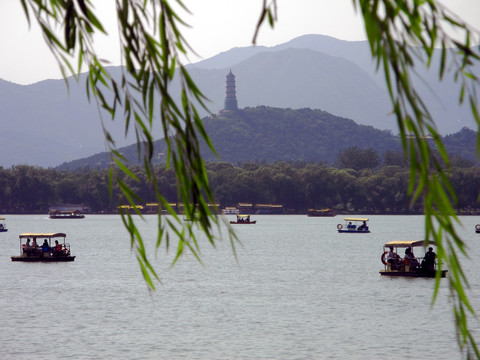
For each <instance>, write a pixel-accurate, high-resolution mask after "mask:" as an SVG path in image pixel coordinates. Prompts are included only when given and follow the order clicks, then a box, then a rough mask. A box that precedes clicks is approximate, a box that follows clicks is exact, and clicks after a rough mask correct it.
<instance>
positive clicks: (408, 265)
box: [380, 240, 448, 278]
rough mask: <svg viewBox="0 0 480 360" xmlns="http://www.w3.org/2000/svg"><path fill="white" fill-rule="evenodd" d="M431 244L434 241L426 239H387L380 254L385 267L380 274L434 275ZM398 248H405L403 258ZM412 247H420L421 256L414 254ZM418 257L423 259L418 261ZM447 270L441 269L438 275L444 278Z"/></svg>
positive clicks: (434, 263)
mask: <svg viewBox="0 0 480 360" xmlns="http://www.w3.org/2000/svg"><path fill="white" fill-rule="evenodd" d="M430 245H431V246H430ZM427 246H429V248H428V251H427V250H426V247H427ZM432 246H435V243H434V242H433V241H428V242H427V241H426V240H407V241H389V242H387V243H385V245H383V253H382V256H381V261H382V264H383V265H384V267H385V268H384V269H383V270H381V271H380V274H381V275H386V276H404V277H430V278H434V277H436V276H437V272H438V268H437V262H436V254H435V252H433V247H432ZM398 249H405V257H404V258H402V257H401V256H400V255H399V254H398ZM414 249H415V251H419V249H421V251H422V252H421V254H420V255H421V257H416V256H415V255H414ZM390 252H392V255H390V256H389V253H390ZM408 254H410V255H408ZM418 259H423V260H421V261H419V260H418ZM447 271H448V270H442V271H441V272H440V274H439V276H440V277H442V278H444V277H445V276H446V275H447Z"/></svg>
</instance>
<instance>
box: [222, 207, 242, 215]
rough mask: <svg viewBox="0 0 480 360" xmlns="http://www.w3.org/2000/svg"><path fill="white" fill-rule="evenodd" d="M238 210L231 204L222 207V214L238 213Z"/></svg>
mask: <svg viewBox="0 0 480 360" xmlns="http://www.w3.org/2000/svg"><path fill="white" fill-rule="evenodd" d="M239 212H240V210H238V209H237V208H236V207H233V206H227V207H226V208H225V209H222V214H223V215H232V214H233V215H238V213H239Z"/></svg>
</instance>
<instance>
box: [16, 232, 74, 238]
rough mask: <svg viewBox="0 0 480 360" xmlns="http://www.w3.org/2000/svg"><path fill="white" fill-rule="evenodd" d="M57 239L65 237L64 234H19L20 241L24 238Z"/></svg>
mask: <svg viewBox="0 0 480 360" xmlns="http://www.w3.org/2000/svg"><path fill="white" fill-rule="evenodd" d="M57 237H63V238H64V237H67V235H66V234H64V233H24V234H20V239H24V238H47V239H52V238H57Z"/></svg>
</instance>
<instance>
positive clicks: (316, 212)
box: [307, 209, 335, 217]
mask: <svg viewBox="0 0 480 360" xmlns="http://www.w3.org/2000/svg"><path fill="white" fill-rule="evenodd" d="M307 216H308V217H319V216H335V211H333V209H321V210H317V209H308V210H307Z"/></svg>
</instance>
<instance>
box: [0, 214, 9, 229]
mask: <svg viewBox="0 0 480 360" xmlns="http://www.w3.org/2000/svg"><path fill="white" fill-rule="evenodd" d="M7 231H8V229H7V225H6V224H5V218H4V217H2V216H0V232H7Z"/></svg>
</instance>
